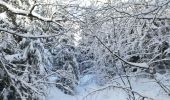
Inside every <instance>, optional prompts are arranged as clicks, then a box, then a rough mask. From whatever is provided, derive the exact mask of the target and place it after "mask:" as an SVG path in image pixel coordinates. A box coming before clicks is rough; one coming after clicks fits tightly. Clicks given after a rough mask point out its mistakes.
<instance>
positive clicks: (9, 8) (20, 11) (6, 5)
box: [0, 0, 52, 22]
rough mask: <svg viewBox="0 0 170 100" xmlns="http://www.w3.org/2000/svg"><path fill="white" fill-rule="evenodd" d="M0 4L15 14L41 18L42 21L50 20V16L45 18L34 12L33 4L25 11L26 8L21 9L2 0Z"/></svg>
mask: <svg viewBox="0 0 170 100" xmlns="http://www.w3.org/2000/svg"><path fill="white" fill-rule="evenodd" d="M0 6H2V7H5V8H6V9H7V10H9V11H11V12H12V13H14V14H17V15H23V16H28V17H34V18H37V19H39V20H42V21H46V22H52V19H51V18H45V17H43V16H40V15H39V14H37V13H35V12H34V11H33V10H34V7H35V6H33V7H32V8H31V9H30V10H29V11H26V10H22V9H17V8H15V7H13V6H12V5H10V4H8V3H6V2H4V1H2V0H1V1H0Z"/></svg>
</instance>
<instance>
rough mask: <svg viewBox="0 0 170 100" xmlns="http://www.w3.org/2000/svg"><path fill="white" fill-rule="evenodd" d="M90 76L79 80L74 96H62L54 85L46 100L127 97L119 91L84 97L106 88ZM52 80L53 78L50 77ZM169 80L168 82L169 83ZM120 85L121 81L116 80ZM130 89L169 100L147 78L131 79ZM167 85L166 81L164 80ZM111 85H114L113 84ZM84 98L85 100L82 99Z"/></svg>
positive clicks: (104, 99) (96, 99)
mask: <svg viewBox="0 0 170 100" xmlns="http://www.w3.org/2000/svg"><path fill="white" fill-rule="evenodd" d="M157 77H158V78H159V79H163V78H165V77H166V76H162V75H159V74H158V75H157ZM93 78H94V77H93V76H92V75H86V76H84V77H82V78H81V79H80V82H79V85H78V86H77V88H76V91H77V93H76V95H75V96H70V95H67V94H64V93H63V92H62V91H60V90H59V89H57V88H56V87H55V85H51V87H50V88H49V89H48V95H47V98H46V100H127V97H128V95H127V94H126V92H124V91H123V90H121V89H115V88H114V89H113V88H109V89H105V90H103V91H99V92H95V93H92V94H91V95H89V96H87V97H85V96H86V95H87V94H89V93H90V92H92V91H95V90H97V89H101V88H103V87H106V86H98V85H96V84H95V81H94V79H93ZM52 79H53V80H54V77H52ZM169 81H170V80H168V82H169ZM116 82H119V83H120V84H121V80H116ZM131 83H132V88H133V90H134V91H137V92H138V93H140V94H142V95H144V96H148V97H151V98H154V100H170V96H169V97H168V96H167V95H166V94H165V92H164V91H163V90H162V89H161V88H160V86H159V85H158V84H157V83H155V82H154V81H153V80H152V79H148V78H132V79H131ZM166 83H167V80H166ZM113 85H116V84H115V83H114V82H113ZM84 97H85V98H84Z"/></svg>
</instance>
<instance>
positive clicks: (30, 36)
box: [0, 28, 66, 38]
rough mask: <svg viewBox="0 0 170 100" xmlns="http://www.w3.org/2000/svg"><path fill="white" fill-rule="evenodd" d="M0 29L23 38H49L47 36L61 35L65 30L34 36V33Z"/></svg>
mask: <svg viewBox="0 0 170 100" xmlns="http://www.w3.org/2000/svg"><path fill="white" fill-rule="evenodd" d="M0 31H3V32H6V33H9V34H12V35H17V36H20V37H23V38H49V37H55V36H60V35H63V34H64V33H65V32H66V31H64V32H61V33H59V34H54V35H37V36H34V35H30V34H29V35H27V34H18V33H17V32H15V31H10V30H6V29H3V28H0Z"/></svg>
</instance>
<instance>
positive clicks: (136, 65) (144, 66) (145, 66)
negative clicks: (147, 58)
mask: <svg viewBox="0 0 170 100" xmlns="http://www.w3.org/2000/svg"><path fill="white" fill-rule="evenodd" d="M94 37H96V39H97V40H98V41H99V42H100V43H101V44H102V45H103V46H104V47H105V48H106V49H107V50H108V51H109V52H110V53H111V54H112V55H114V56H115V57H117V58H118V59H120V60H121V61H123V62H124V63H126V64H129V65H131V66H134V67H138V68H143V69H148V68H149V65H148V64H147V63H133V62H128V61H126V60H124V59H123V58H121V57H120V56H119V55H117V54H115V53H114V52H112V51H111V50H110V49H109V48H108V47H107V46H106V45H105V44H104V43H103V42H102V41H101V40H100V39H99V38H98V37H97V36H94Z"/></svg>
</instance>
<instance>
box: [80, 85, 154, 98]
mask: <svg viewBox="0 0 170 100" xmlns="http://www.w3.org/2000/svg"><path fill="white" fill-rule="evenodd" d="M110 88H116V89H122V90H124V91H129V92H132V93H134V94H136V95H138V96H139V97H141V98H143V100H144V99H145V98H146V99H149V100H154V98H151V97H148V96H145V95H143V94H140V93H138V92H136V91H134V90H131V89H129V88H126V87H122V86H115V85H110V86H106V87H104V88H101V89H97V90H95V91H92V92H90V93H88V94H87V95H86V96H84V97H83V99H82V100H86V98H87V97H88V96H90V95H93V94H95V93H96V92H100V91H104V90H106V89H110Z"/></svg>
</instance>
